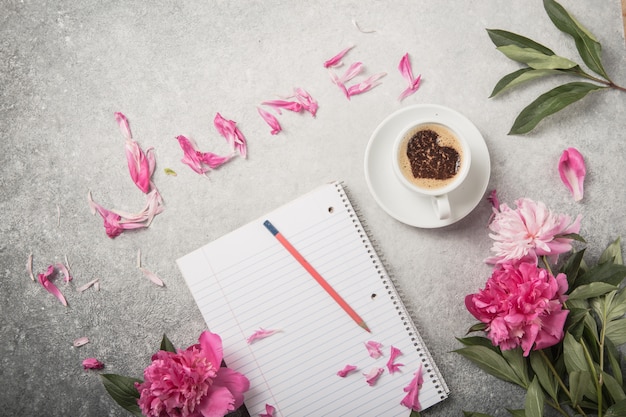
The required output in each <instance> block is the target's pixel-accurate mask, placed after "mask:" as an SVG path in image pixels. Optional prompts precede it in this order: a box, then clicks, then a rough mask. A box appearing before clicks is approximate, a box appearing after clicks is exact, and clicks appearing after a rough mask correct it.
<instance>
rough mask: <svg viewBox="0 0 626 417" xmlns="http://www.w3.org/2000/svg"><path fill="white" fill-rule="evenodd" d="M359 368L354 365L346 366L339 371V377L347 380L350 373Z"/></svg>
mask: <svg viewBox="0 0 626 417" xmlns="http://www.w3.org/2000/svg"><path fill="white" fill-rule="evenodd" d="M356 369H357V367H356V366H354V365H346V366H344V367H343V369H340V370H339V371H337V375H339V376H340V377H342V378H345V377H346V376H347V375H348V374H349V373H350V372H353V371H356Z"/></svg>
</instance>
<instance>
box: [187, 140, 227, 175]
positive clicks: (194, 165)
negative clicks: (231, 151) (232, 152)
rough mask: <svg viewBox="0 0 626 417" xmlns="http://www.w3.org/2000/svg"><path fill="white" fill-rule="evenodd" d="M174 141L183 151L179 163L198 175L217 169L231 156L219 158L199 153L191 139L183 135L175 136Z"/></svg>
mask: <svg viewBox="0 0 626 417" xmlns="http://www.w3.org/2000/svg"><path fill="white" fill-rule="evenodd" d="M176 139H177V140H178V144H179V145H180V147H181V149H182V150H183V159H181V162H182V163H184V164H186V165H188V166H189V167H190V168H191V169H193V170H194V171H195V172H197V173H198V174H205V173H207V172H208V171H210V170H211V169H215V168H218V167H220V166H221V165H223V164H225V163H226V162H228V161H229V160H230V158H231V156H219V155H216V154H214V153H212V152H201V151H199V150H198V149H197V147H196V144H195V143H194V142H193V141H192V140H191V139H188V138H187V137H185V136H183V135H180V136H177V137H176Z"/></svg>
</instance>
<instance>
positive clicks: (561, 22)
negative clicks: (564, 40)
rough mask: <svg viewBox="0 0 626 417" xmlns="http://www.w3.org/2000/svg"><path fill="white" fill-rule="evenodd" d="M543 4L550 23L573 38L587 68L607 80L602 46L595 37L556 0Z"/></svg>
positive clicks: (545, 1) (546, 1)
mask: <svg viewBox="0 0 626 417" xmlns="http://www.w3.org/2000/svg"><path fill="white" fill-rule="evenodd" d="M543 5H544V8H545V9H546V12H547V13H548V16H549V17H550V20H552V23H554V25H555V26H556V27H557V28H559V30H561V31H562V32H565V33H567V34H569V35H571V36H572V38H574V41H575V42H576V49H577V50H578V53H579V54H580V57H581V58H582V59H583V61H584V62H585V64H587V66H588V67H589V69H591V70H592V71H594V72H595V73H597V74H600V75H602V76H603V77H604V78H606V79H607V80H608V79H609V77H608V75H607V74H606V71H605V70H604V67H603V66H602V46H601V45H600V42H598V40H597V39H596V37H595V36H594V35H593V34H592V33H591V32H589V31H588V30H587V29H586V28H585V27H584V26H583V25H581V24H580V22H578V21H577V20H576V19H575V18H574V17H573V16H572V15H571V14H569V12H568V11H567V10H565V8H564V7H563V6H561V5H560V4H559V3H557V2H556V1H554V0H544V2H543Z"/></svg>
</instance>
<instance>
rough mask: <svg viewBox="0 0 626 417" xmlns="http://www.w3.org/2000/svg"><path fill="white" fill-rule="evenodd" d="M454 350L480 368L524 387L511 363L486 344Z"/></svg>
mask: <svg viewBox="0 0 626 417" xmlns="http://www.w3.org/2000/svg"><path fill="white" fill-rule="evenodd" d="M454 352H456V353H458V354H460V355H462V356H464V357H465V358H466V359H469V360H470V361H472V362H474V363H475V364H476V365H478V367H479V368H480V369H482V370H483V371H485V372H487V373H488V374H490V375H493V376H495V377H496V378H500V379H502V380H504V381H508V382H512V383H514V384H517V385H519V386H521V387H524V384H523V382H522V381H521V380H520V379H519V377H518V376H517V374H516V373H515V371H514V370H513V368H511V365H509V364H508V362H507V361H506V360H504V358H503V357H502V356H500V355H499V354H498V353H496V352H494V351H493V350H491V349H489V348H487V347H484V346H467V347H464V348H461V349H457V350H455V351H454Z"/></svg>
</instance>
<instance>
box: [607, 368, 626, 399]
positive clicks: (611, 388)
mask: <svg viewBox="0 0 626 417" xmlns="http://www.w3.org/2000/svg"><path fill="white" fill-rule="evenodd" d="M602 381H603V382H604V386H605V387H606V389H607V391H608V392H609V395H610V396H611V398H613V402H617V401H622V400H624V399H626V393H624V388H622V386H621V385H620V383H619V382H617V381H616V380H615V378H613V377H612V376H611V375H610V374H608V373H606V372H602Z"/></svg>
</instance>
